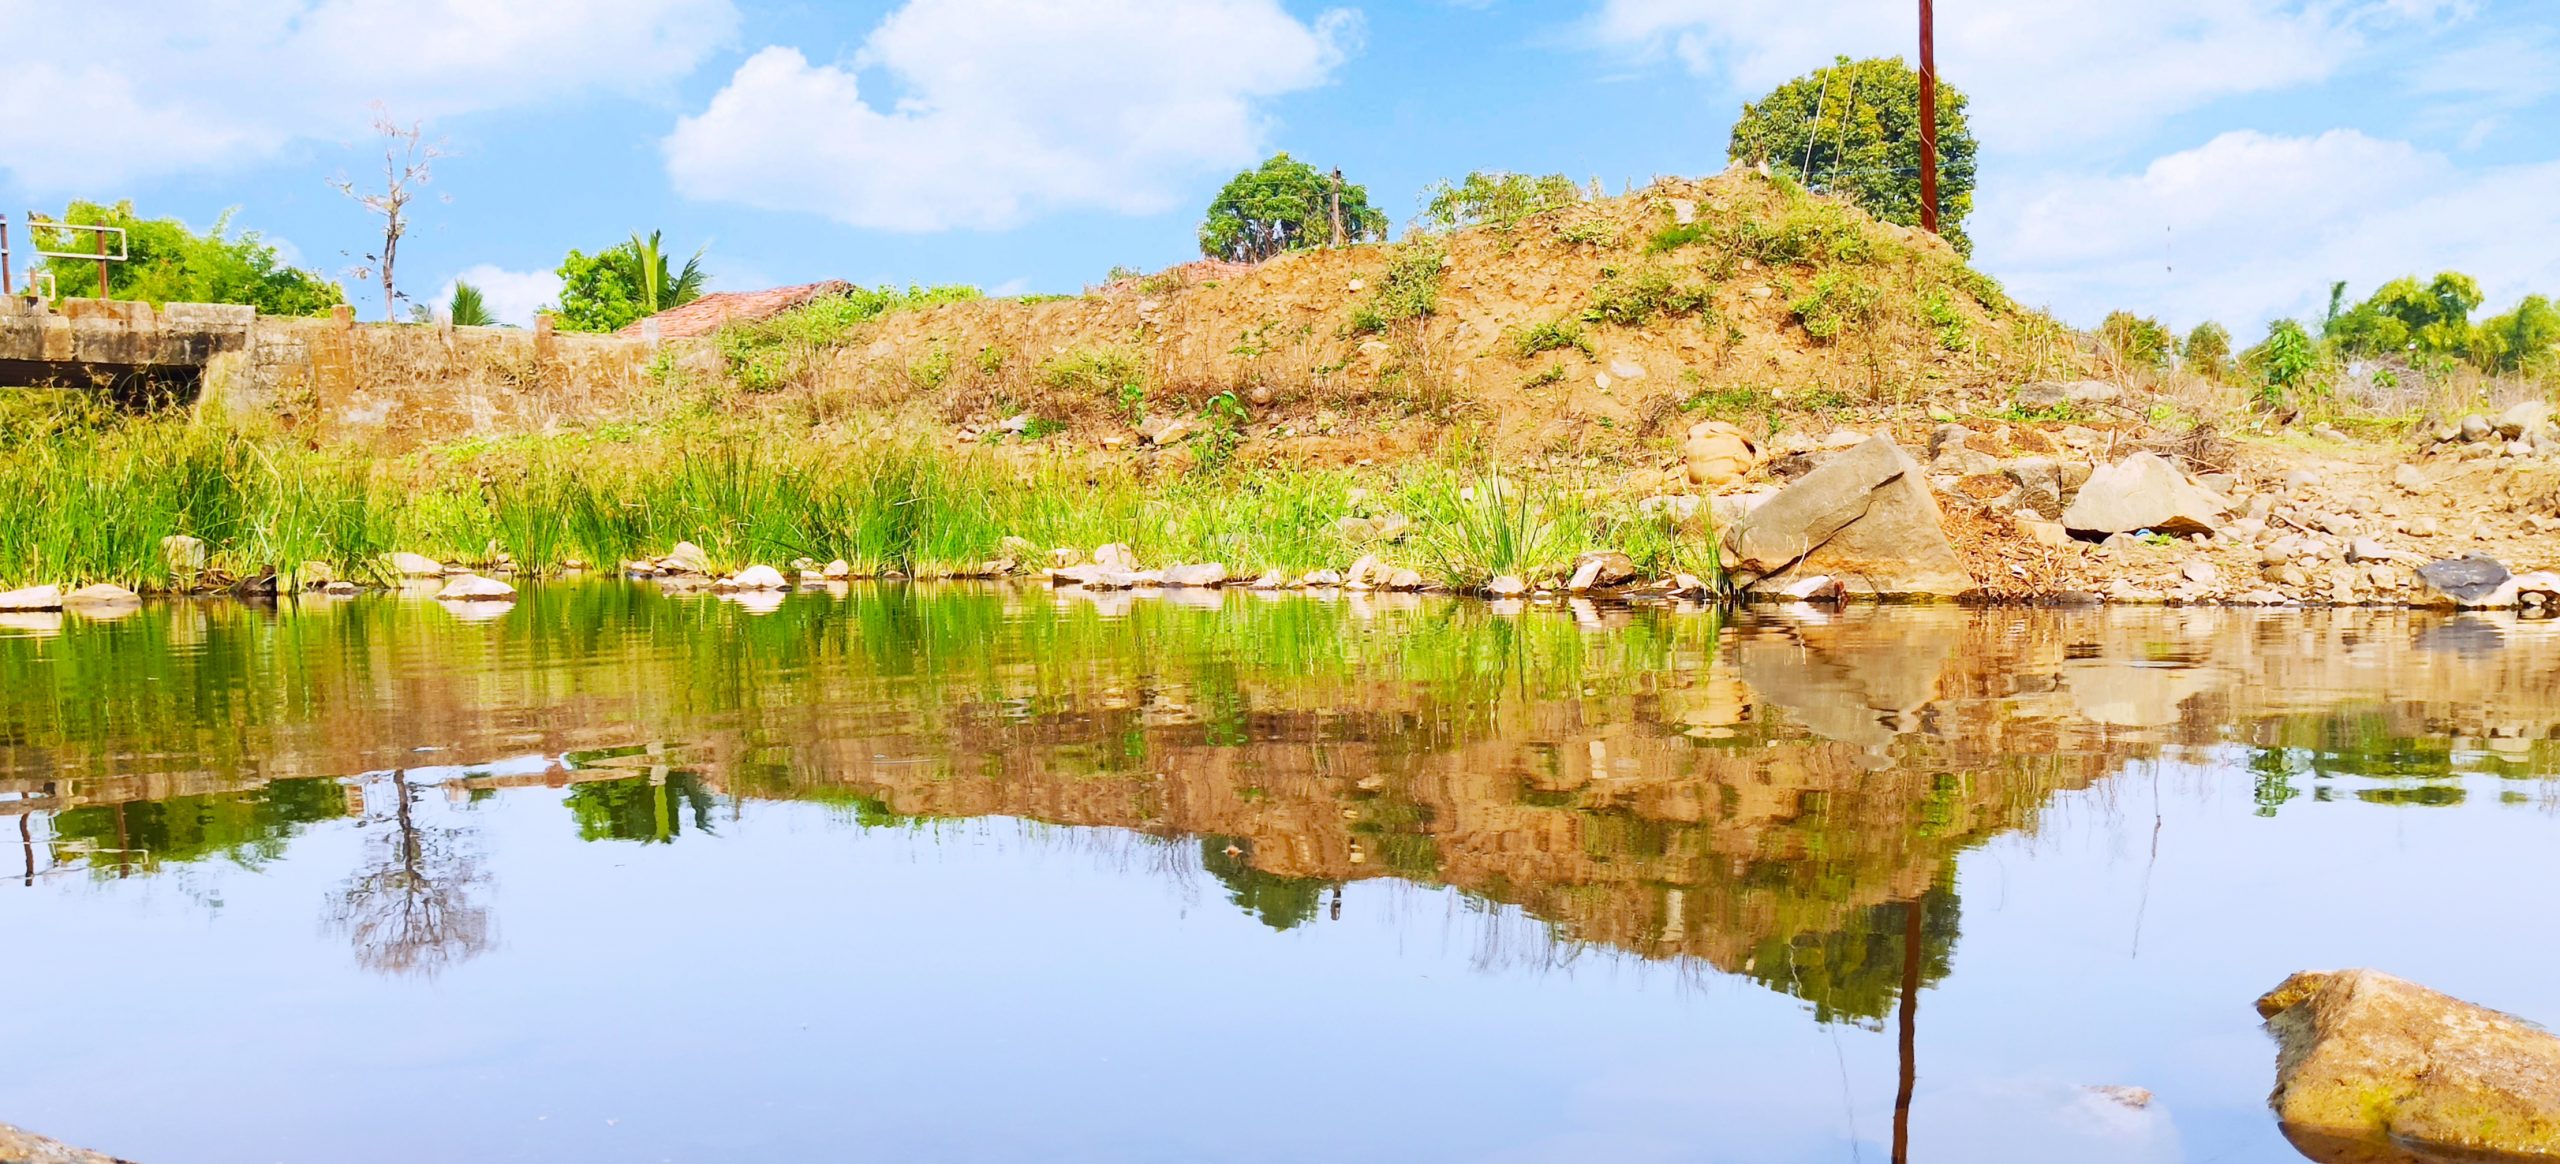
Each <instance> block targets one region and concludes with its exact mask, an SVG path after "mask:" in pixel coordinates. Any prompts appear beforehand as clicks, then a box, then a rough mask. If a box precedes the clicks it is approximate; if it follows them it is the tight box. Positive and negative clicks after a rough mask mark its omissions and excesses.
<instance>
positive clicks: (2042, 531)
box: [2018, 518, 2071, 549]
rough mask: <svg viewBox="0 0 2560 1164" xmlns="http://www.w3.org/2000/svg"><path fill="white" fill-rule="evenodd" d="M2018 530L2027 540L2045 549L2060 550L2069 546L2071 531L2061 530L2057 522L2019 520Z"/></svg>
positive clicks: (2060, 525) (2060, 524) (2059, 523)
mask: <svg viewBox="0 0 2560 1164" xmlns="http://www.w3.org/2000/svg"><path fill="white" fill-rule="evenodd" d="M2018 528H2020V529H2022V530H2025V531H2026V534H2027V540H2029V541H2032V542H2034V543H2035V544H2037V545H2039V546H2043V547H2045V548H2047V549H2060V548H2062V547H2063V546H2067V545H2070V544H2071V531H2070V530H2067V529H2064V528H2062V523H2061V522H2058V521H2036V520H2033V519H2030V518H2021V519H2019V521H2018Z"/></svg>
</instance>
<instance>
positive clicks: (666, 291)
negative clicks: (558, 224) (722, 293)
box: [553, 231, 707, 331]
mask: <svg viewBox="0 0 2560 1164" xmlns="http://www.w3.org/2000/svg"><path fill="white" fill-rule="evenodd" d="M671 266H672V264H671V263H670V262H669V259H668V256H667V253H666V251H664V250H663V249H661V248H660V246H659V232H657V231H651V232H649V234H648V236H647V237H645V238H644V237H642V236H640V235H638V234H634V235H632V236H631V237H630V238H629V239H627V240H625V241H624V242H623V243H621V244H620V245H618V246H614V247H611V248H608V249H606V250H601V251H598V252H596V253H595V254H592V255H589V254H585V253H582V252H579V251H570V252H569V256H568V257H567V258H565V259H562V260H561V261H560V309H559V311H558V312H556V313H554V315H553V319H554V320H555V321H556V326H558V327H559V328H560V330H562V331H617V330H620V329H621V328H623V327H625V326H628V325H629V324H632V323H634V322H637V321H639V320H642V319H646V318H648V317H650V316H652V315H656V314H657V313H659V312H661V311H666V310H668V309H670V308H676V307H682V306H684V305H685V304H687V303H691V302H693V301H694V300H696V299H700V298H702V289H703V283H704V280H705V279H706V278H707V276H706V275H704V274H703V271H702V253H701V252H699V251H696V252H694V256H693V257H692V258H690V259H687V260H686V261H685V264H684V267H683V269H681V270H672V269H671Z"/></svg>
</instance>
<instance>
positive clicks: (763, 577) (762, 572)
mask: <svg viewBox="0 0 2560 1164" xmlns="http://www.w3.org/2000/svg"><path fill="white" fill-rule="evenodd" d="M729 588H730V589H732V590H788V589H790V588H791V580H790V579H787V578H784V577H783V576H782V571H780V570H776V569H774V568H773V567H771V566H749V567H747V568H746V569H744V570H740V571H738V573H737V576H736V577H733V578H731V579H729Z"/></svg>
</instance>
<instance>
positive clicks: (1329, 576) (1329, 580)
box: [1298, 570, 1342, 590]
mask: <svg viewBox="0 0 2560 1164" xmlns="http://www.w3.org/2000/svg"><path fill="white" fill-rule="evenodd" d="M1298 585H1300V586H1304V587H1306V588H1307V589H1309V590H1331V589H1333V588H1335V587H1338V586H1340V585H1342V572H1341V571H1340V570H1309V571H1307V576H1306V577H1304V578H1300V579H1298Z"/></svg>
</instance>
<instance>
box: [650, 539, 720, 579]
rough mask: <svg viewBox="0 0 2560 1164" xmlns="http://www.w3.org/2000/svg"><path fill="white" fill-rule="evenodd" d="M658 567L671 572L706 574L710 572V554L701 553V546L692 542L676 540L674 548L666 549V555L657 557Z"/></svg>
mask: <svg viewBox="0 0 2560 1164" xmlns="http://www.w3.org/2000/svg"><path fill="white" fill-rule="evenodd" d="M658 568H659V569H661V570H665V571H667V572H668V573H671V574H708V573H710V572H711V555H709V554H706V553H703V552H702V547H700V546H697V545H695V544H693V543H692V542H677V543H676V548H674V549H672V550H669V551H667V556H666V557H663V558H660V559H658Z"/></svg>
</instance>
